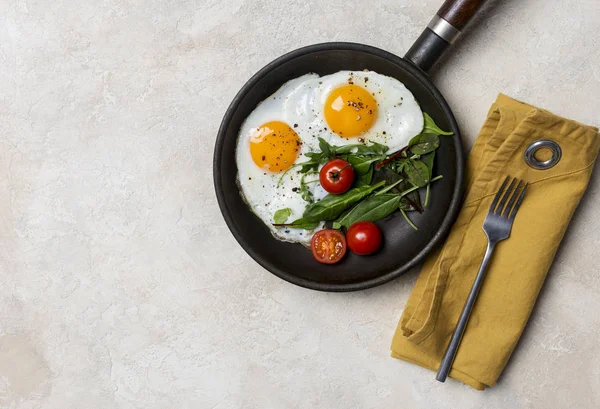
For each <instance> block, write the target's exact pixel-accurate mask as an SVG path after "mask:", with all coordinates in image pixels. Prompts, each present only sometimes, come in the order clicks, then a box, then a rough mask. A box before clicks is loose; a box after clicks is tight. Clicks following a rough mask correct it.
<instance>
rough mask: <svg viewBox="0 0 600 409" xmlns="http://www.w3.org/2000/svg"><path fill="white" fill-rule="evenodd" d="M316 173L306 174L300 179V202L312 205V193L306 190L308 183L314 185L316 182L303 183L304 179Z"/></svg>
mask: <svg viewBox="0 0 600 409" xmlns="http://www.w3.org/2000/svg"><path fill="white" fill-rule="evenodd" d="M315 173H317V172H307V173H305V174H304V175H302V178H300V191H299V192H300V194H301V195H302V200H304V201H306V202H308V203H313V202H314V201H315V200H314V197H313V194H312V192H311V191H310V189H309V188H308V183H314V182H317V180H313V181H311V182H308V183H307V182H305V181H304V179H305V178H306V176H308V175H314V174H315Z"/></svg>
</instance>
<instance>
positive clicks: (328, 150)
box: [319, 138, 333, 157]
mask: <svg viewBox="0 0 600 409" xmlns="http://www.w3.org/2000/svg"><path fill="white" fill-rule="evenodd" d="M319 149H321V152H322V153H323V155H325V156H327V157H330V156H332V155H333V147H332V146H331V145H330V144H328V143H327V141H326V140H325V139H323V138H319Z"/></svg>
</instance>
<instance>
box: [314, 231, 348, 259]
mask: <svg viewBox="0 0 600 409" xmlns="http://www.w3.org/2000/svg"><path fill="white" fill-rule="evenodd" d="M310 248H311V250H312V254H313V257H314V258H315V260H317V261H318V262H319V263H323V264H334V263H337V262H338V261H340V260H341V259H342V258H343V257H344V254H346V238H345V237H344V235H343V234H342V233H340V232H339V231H337V230H320V231H318V232H316V233H315V234H314V235H313V236H312V240H311V242H310Z"/></svg>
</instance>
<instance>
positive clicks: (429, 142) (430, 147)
mask: <svg viewBox="0 0 600 409" xmlns="http://www.w3.org/2000/svg"><path fill="white" fill-rule="evenodd" d="M408 146H409V149H410V151H411V152H412V153H414V154H417V155H424V154H426V153H429V152H433V151H434V150H436V149H437V148H438V147H439V146H440V138H438V136H437V135H436V134H433V133H420V134H419V135H417V136H415V137H414V138H412V139H411V140H410V143H409V145H408Z"/></svg>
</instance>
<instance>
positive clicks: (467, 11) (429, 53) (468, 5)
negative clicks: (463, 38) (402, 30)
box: [404, 0, 486, 72]
mask: <svg viewBox="0 0 600 409" xmlns="http://www.w3.org/2000/svg"><path fill="white" fill-rule="evenodd" d="M485 1H486V0H446V1H445V2H444V4H443V5H442V7H441V8H440V9H439V10H438V12H437V14H436V15H435V16H433V19H432V20H431V21H430V22H429V24H428V25H427V28H426V29H425V30H424V31H423V33H421V35H420V36H419V38H418V39H417V41H415V43H414V44H413V45H412V47H410V49H409V50H408V51H407V52H406V55H405V56H404V58H406V59H407V60H409V61H411V62H412V63H413V64H414V65H416V66H417V67H419V68H420V69H421V70H423V71H425V72H429V70H431V68H432V67H433V66H434V65H435V64H436V63H437V61H438V60H439V59H440V57H441V56H442V55H443V54H444V53H445V52H446V51H447V50H448V48H450V44H452V43H453V42H454V40H456V39H457V38H458V36H459V35H460V33H461V31H462V30H463V28H464V27H465V26H466V25H467V23H468V22H469V20H471V18H472V17H473V16H474V15H475V14H476V13H477V11H478V10H479V9H480V8H481V6H483V4H484V3H485Z"/></svg>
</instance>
